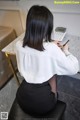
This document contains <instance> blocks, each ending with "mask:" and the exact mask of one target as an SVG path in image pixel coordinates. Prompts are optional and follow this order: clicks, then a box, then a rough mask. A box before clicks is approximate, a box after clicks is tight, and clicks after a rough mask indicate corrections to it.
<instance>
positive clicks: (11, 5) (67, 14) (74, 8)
mask: <svg viewBox="0 0 80 120" xmlns="http://www.w3.org/2000/svg"><path fill="white" fill-rule="evenodd" d="M53 1H54V0H20V1H14V2H11V1H7V2H4V1H0V8H4V9H20V11H21V13H24V14H25V15H26V14H27V11H28V10H29V8H30V7H31V6H32V5H33V4H38V5H45V6H47V7H48V8H49V9H50V10H51V11H52V13H53V14H54V24H55V27H56V26H63V27H67V29H68V33H70V34H72V35H76V36H80V22H79V21H80V5H54V3H53ZM21 16H22V15H21ZM23 16H24V15H23ZM21 20H22V25H23V29H25V17H24V18H23V17H21Z"/></svg>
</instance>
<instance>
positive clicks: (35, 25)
mask: <svg viewBox="0 0 80 120" xmlns="http://www.w3.org/2000/svg"><path fill="white" fill-rule="evenodd" d="M52 30H53V15H52V13H51V12H50V11H49V10H48V8H46V7H45V6H39V5H34V6H32V7H31V8H30V10H29V12H28V15H27V19H26V31H25V37H24V40H23V47H25V46H26V45H27V46H29V47H31V48H34V49H37V50H40V51H43V50H44V47H43V40H45V41H49V42H50V41H51V33H52Z"/></svg>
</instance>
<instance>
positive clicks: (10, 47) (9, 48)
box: [2, 33, 24, 85]
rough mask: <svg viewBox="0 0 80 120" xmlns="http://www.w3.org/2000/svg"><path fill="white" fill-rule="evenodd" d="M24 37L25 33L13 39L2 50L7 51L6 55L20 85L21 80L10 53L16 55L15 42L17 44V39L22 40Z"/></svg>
mask: <svg viewBox="0 0 80 120" xmlns="http://www.w3.org/2000/svg"><path fill="white" fill-rule="evenodd" d="M23 37H24V33H23V34H21V35H20V36H19V37H18V38H16V39H15V40H14V41H12V42H11V43H10V44H8V45H7V46H6V47H5V48H3V49H2V51H3V52H4V53H5V55H6V57H7V59H8V62H9V64H10V67H11V70H12V72H13V75H14V77H15V79H16V81H17V84H18V85H20V82H19V79H18V77H17V74H16V71H15V68H14V65H13V63H12V60H11V58H10V55H15V44H16V42H17V41H19V40H22V39H23Z"/></svg>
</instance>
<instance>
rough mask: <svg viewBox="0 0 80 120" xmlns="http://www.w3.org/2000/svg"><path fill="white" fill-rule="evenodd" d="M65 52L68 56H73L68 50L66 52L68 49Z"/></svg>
mask: <svg viewBox="0 0 80 120" xmlns="http://www.w3.org/2000/svg"><path fill="white" fill-rule="evenodd" d="M63 52H64V53H65V55H66V56H69V55H71V53H70V52H69V51H68V50H66V49H64V50H63Z"/></svg>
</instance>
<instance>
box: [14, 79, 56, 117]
mask: <svg viewBox="0 0 80 120" xmlns="http://www.w3.org/2000/svg"><path fill="white" fill-rule="evenodd" d="M16 98H17V101H18V104H19V105H20V107H21V108H22V109H23V111H24V112H26V113H29V114H36V115H43V114H46V113H47V112H49V111H50V110H52V109H53V108H54V107H55V104H56V99H55V94H54V93H53V92H51V87H50V85H49V83H48V82H44V83H42V84H30V83H27V82H26V81H25V80H23V82H22V83H21V85H20V87H19V88H18V91H17V94H16Z"/></svg>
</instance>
